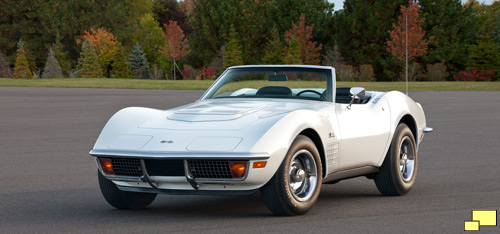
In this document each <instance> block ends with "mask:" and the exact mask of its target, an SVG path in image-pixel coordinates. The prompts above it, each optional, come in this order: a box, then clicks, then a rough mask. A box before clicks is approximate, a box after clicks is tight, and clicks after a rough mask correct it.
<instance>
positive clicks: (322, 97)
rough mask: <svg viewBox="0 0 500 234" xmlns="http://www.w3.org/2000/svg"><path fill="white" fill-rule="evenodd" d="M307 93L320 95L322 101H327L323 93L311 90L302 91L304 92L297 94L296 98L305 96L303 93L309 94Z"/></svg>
mask: <svg viewBox="0 0 500 234" xmlns="http://www.w3.org/2000/svg"><path fill="white" fill-rule="evenodd" d="M307 92H309V93H315V94H318V95H319V97H320V98H321V99H322V100H325V99H326V98H325V95H323V94H322V93H320V92H318V91H316V90H311V89H306V90H302V91H300V92H299V93H297V94H296V96H300V95H301V94H303V93H307Z"/></svg>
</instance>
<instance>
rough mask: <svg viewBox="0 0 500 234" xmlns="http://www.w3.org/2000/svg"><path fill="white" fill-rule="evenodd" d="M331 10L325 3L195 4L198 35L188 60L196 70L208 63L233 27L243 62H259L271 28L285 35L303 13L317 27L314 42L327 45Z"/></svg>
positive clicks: (239, 0) (220, 0)
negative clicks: (237, 37) (275, 28)
mask: <svg viewBox="0 0 500 234" xmlns="http://www.w3.org/2000/svg"><path fill="white" fill-rule="evenodd" d="M332 11H333V4H330V3H329V2H328V1H325V0H259V1H255V0H197V1H194V8H193V13H192V14H191V22H192V24H193V27H194V29H195V33H193V34H192V35H190V37H189V41H190V48H191V51H192V53H190V55H188V58H187V59H186V60H187V61H188V62H189V64H191V65H193V66H195V67H197V68H199V67H202V66H204V65H206V64H209V63H210V62H211V61H212V59H213V57H214V56H215V55H216V54H217V53H218V52H219V50H220V48H221V46H223V45H227V43H228V40H229V33H230V30H231V27H233V28H234V30H235V31H236V32H237V33H238V35H239V40H240V41H241V50H242V60H243V63H245V64H254V63H259V62H261V61H262V58H263V57H264V55H265V50H264V48H265V46H266V42H267V41H269V38H271V32H270V30H269V29H270V28H272V27H273V26H274V25H276V27H277V28H278V31H279V32H286V31H287V30H288V29H290V28H291V22H292V21H293V20H297V19H299V17H300V15H301V14H302V13H304V14H305V15H307V16H308V17H307V19H306V25H312V24H314V25H316V27H315V29H314V30H313V40H314V41H319V42H321V43H322V44H325V43H327V42H328V41H331V40H332V37H331V29H330V28H329V27H328V25H329V24H331V22H332ZM280 40H282V38H280ZM226 49H227V48H226Z"/></svg>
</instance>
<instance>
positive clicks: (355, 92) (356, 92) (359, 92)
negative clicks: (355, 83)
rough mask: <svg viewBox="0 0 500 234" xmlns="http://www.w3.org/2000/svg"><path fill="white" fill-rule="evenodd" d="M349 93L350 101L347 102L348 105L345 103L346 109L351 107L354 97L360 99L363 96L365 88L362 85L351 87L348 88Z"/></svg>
mask: <svg viewBox="0 0 500 234" xmlns="http://www.w3.org/2000/svg"><path fill="white" fill-rule="evenodd" d="M349 92H350V94H351V102H349V105H347V109H349V110H350V109H351V106H352V103H353V102H354V100H355V99H362V98H365V88H362V87H352V88H351V89H350V90H349Z"/></svg>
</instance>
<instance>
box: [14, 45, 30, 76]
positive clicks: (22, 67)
mask: <svg viewBox="0 0 500 234" xmlns="http://www.w3.org/2000/svg"><path fill="white" fill-rule="evenodd" d="M17 47H18V49H17V57H16V64H15V67H14V75H13V76H12V77H13V78H14V79H32V78H33V74H31V70H30V67H29V65H28V59H27V58H26V54H25V51H24V42H23V41H22V40H19V42H18V43H17Z"/></svg>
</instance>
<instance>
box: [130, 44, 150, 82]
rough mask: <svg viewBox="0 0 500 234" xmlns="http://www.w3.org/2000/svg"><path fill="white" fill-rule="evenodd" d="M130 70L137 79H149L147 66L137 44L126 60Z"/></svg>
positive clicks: (142, 52) (146, 61)
mask: <svg viewBox="0 0 500 234" xmlns="http://www.w3.org/2000/svg"><path fill="white" fill-rule="evenodd" d="M128 62H129V64H130V70H132V74H134V77H135V78H137V79H149V64H148V60H147V59H146V56H145V55H144V51H143V50H142V49H141V45H139V43H137V44H136V45H135V47H134V50H133V51H132V53H131V54H130V56H129V58H128Z"/></svg>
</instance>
